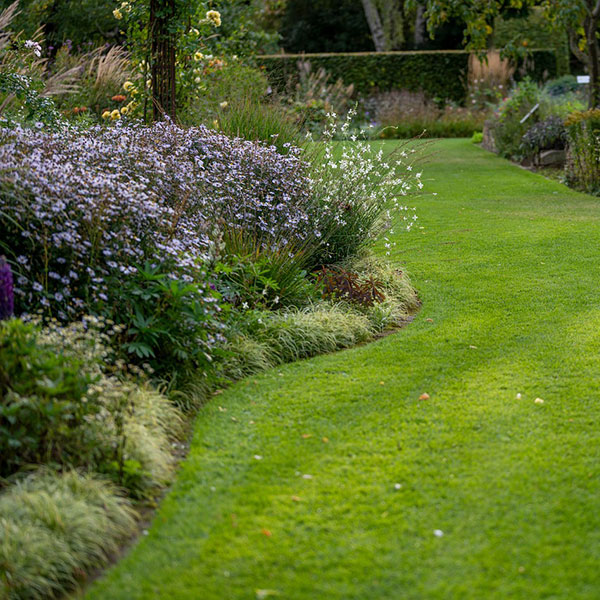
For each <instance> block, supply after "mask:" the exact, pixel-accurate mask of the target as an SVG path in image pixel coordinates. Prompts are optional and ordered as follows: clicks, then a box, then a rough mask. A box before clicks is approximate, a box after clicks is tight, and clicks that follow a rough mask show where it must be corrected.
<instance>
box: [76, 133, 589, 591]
mask: <svg viewBox="0 0 600 600" xmlns="http://www.w3.org/2000/svg"><path fill="white" fill-rule="evenodd" d="M436 148H437V150H438V154H437V155H436V156H435V157H434V159H433V162H432V163H431V164H429V165H428V166H427V167H426V169H425V181H426V183H427V187H428V189H429V190H431V191H435V192H437V193H438V194H439V195H437V196H431V197H428V198H426V199H422V200H419V207H420V208H419V215H420V220H421V223H420V224H421V226H424V229H422V230H416V231H414V232H412V233H410V234H399V236H398V248H397V255H396V257H395V258H396V259H397V260H398V261H399V262H401V263H402V264H404V265H405V266H406V267H407V268H408V270H409V271H410V272H411V274H412V276H413V281H414V283H415V284H416V286H417V287H418V289H419V292H420V294H421V297H422V299H423V302H424V304H423V309H422V311H421V312H420V313H419V315H418V316H417V319H416V320H415V322H414V323H413V324H411V325H410V326H409V327H408V328H406V329H405V330H403V331H402V332H400V333H398V334H397V335H393V336H390V337H387V338H385V339H382V340H380V341H378V342H376V343H374V344H371V345H368V346H364V347H359V348H356V349H353V350H350V351H346V352H341V353H339V354H335V355H330V356H324V357H320V358H317V359H314V360H309V361H304V362H300V363H296V364H293V365H289V366H287V367H285V368H282V369H279V370H275V371H272V372H269V373H266V374H264V375H262V376H260V377H255V378H252V379H250V380H248V381H244V382H242V383H240V384H238V385H236V386H234V387H232V388H231V389H230V390H228V391H227V392H225V393H224V394H223V395H222V396H219V397H217V398H215V400H214V402H212V403H211V404H210V405H209V406H208V407H207V408H206V409H205V410H204V411H203V412H202V414H201V415H200V416H199V418H198V422H197V426H196V433H195V438H194V442H193V447H192V450H191V454H190V456H189V458H188V460H187V461H186V463H185V465H184V466H183V468H182V470H181V472H180V475H179V478H178V481H177V484H176V485H175V488H174V490H173V491H172V493H170V494H169V496H168V497H167V498H166V500H165V501H164V503H163V505H162V507H161V509H160V511H159V512H158V514H157V516H156V518H155V522H154V524H153V526H152V528H151V530H150V532H149V535H148V536H147V537H144V538H143V539H142V540H141V542H140V543H139V544H138V545H137V547H136V548H135V549H134V550H133V551H132V552H131V553H130V554H129V555H128V556H127V557H126V558H125V559H124V560H123V561H122V562H121V563H120V564H119V565H118V566H117V567H116V568H114V569H112V570H111V571H110V572H109V574H108V575H107V576H106V577H104V578H103V579H101V580H100V581H99V582H97V583H96V584H95V585H94V586H93V587H92V589H91V590H89V592H88V596H87V597H88V598H89V599H90V600H92V599H93V600H98V599H102V600H121V599H123V600H137V599H139V600H151V599H156V598H160V599H164V600H171V599H172V600H184V599H185V600H213V599H214V600H238V599H239V600H242V599H248V600H253V599H255V598H270V597H272V598H275V599H277V598H281V599H282V600H283V599H288V600H301V599H302V600H321V599H325V598H331V599H339V600H342V599H343V600H350V599H356V600H380V599H385V600H396V599H399V600H400V599H401V600H407V599H423V600H425V599H426V600H429V599H432V598H440V599H444V600H446V599H454V598H457V599H461V600H462V599H477V600H481V599H487V598H502V599H507V598H511V599H512V598H514V599H519V600H522V599H527V600H531V599H537V598H545V599H559V598H560V599H565V600H567V599H568V600H574V599H580V598H589V599H597V598H600V568H599V567H598V565H599V564H600V426H599V423H600V420H599V417H600V296H599V283H600V273H599V270H600V199H595V198H592V197H589V196H585V195H581V194H577V193H575V192H572V191H569V190H568V189H567V188H565V187H563V186H561V185H559V184H557V183H554V182H550V181H548V180H545V179H543V178H541V177H539V176H536V175H533V174H531V173H528V172H525V171H523V170H521V169H519V168H517V167H514V166H511V165H509V163H507V162H505V161H503V160H500V159H498V158H497V157H495V156H493V155H490V154H488V153H486V152H484V151H482V150H480V149H479V148H477V147H475V146H473V145H472V144H470V143H469V142H467V141H464V140H448V141H444V142H440V143H439V144H437V146H436ZM423 392H427V393H429V394H430V396H431V398H430V400H427V401H419V400H418V398H419V396H420V395H421V394H422V393H423ZM517 393H521V394H522V396H523V397H522V399H521V400H517V399H516V398H515V397H516V394H517ZM536 397H541V398H543V399H544V404H535V403H534V399H535V398H536ZM223 409H225V410H223ZM309 436H310V437H309ZM324 437H325V438H328V440H329V441H328V442H324V441H323V440H322V438H324ZM255 455H260V456H262V459H261V460H258V459H256V458H254V456H255ZM302 475H311V476H312V478H305V477H303V476H302ZM396 483H399V484H401V486H402V487H401V488H400V489H395V484H396ZM294 497H297V498H294ZM437 529H439V530H442V531H443V532H444V535H443V537H436V536H435V535H434V533H433V532H434V530H437ZM269 534H270V535H269ZM257 590H259V591H258V592H257ZM268 590H272V592H269V591H268ZM276 592H277V595H275V593H276Z"/></svg>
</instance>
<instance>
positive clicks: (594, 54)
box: [584, 0, 600, 108]
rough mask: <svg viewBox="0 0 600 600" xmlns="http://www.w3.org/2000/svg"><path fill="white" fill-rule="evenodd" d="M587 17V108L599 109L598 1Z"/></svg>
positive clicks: (599, 10)
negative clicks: (588, 79) (588, 92)
mask: <svg viewBox="0 0 600 600" xmlns="http://www.w3.org/2000/svg"><path fill="white" fill-rule="evenodd" d="M589 8H590V12H589V16H588V17H586V19H585V21H584V29H585V37H586V40H587V55H588V70H589V73H590V98H589V107H590V108H598V107H600V51H599V44H598V22H599V21H600V0H596V3H595V6H590V7H589Z"/></svg>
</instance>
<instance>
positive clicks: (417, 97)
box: [365, 90, 486, 139]
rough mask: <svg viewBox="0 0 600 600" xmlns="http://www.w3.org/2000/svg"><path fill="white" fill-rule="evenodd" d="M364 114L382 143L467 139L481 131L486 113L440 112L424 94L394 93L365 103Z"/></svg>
mask: <svg viewBox="0 0 600 600" xmlns="http://www.w3.org/2000/svg"><path fill="white" fill-rule="evenodd" d="M365 107H366V114H367V116H368V117H372V118H374V123H375V124H378V125H379V127H378V128H376V129H375V130H374V131H373V133H372V135H374V136H376V137H379V138H382V139H408V138H412V137H424V138H435V137H440V138H443V137H468V136H470V135H472V133H473V131H475V130H476V129H481V127H482V126H483V122H484V119H485V116H486V112H484V111H482V110H479V109H475V110H473V109H470V108H462V107H458V106H456V105H452V104H448V105H446V106H444V107H443V108H440V107H438V105H437V104H436V103H435V102H433V101H432V100H431V99H430V98H428V97H427V96H426V95H425V94H424V93H423V92H409V91H408V90H394V91H391V92H383V93H380V94H377V95H376V96H374V97H372V98H370V99H368V100H367V101H366V102H365Z"/></svg>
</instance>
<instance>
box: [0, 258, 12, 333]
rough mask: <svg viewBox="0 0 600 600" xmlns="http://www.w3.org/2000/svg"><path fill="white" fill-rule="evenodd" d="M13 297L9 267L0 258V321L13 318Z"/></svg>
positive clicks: (4, 259) (4, 260)
mask: <svg viewBox="0 0 600 600" xmlns="http://www.w3.org/2000/svg"><path fill="white" fill-rule="evenodd" d="M14 307H15V297H14V290H13V277H12V271H11V269H10V265H9V264H8V263H7V262H6V258H5V257H4V256H0V321H3V320H4V319H10V317H12V316H13V313H14Z"/></svg>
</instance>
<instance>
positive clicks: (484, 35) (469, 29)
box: [426, 0, 600, 108]
mask: <svg viewBox="0 0 600 600" xmlns="http://www.w3.org/2000/svg"><path fill="white" fill-rule="evenodd" d="M540 4H541V5H542V7H543V9H544V12H545V14H546V17H547V18H548V22H549V25H550V26H553V27H556V28H564V29H566V30H567V32H568V34H569V40H570V44H571V50H572V51H573V52H574V54H575V55H576V56H577V57H578V58H579V59H580V60H581V61H582V62H583V63H584V64H585V65H586V67H587V70H588V72H589V74H590V95H589V105H590V108H594V107H598V106H600V64H599V59H600V47H599V40H598V24H599V23H600V0H542V2H539V1H537V2H536V1H535V0H427V11H426V18H427V27H428V29H429V32H430V33H431V34H433V31H434V30H435V28H436V27H438V26H439V25H440V24H441V23H444V22H446V21H447V20H448V19H449V18H452V17H458V18H460V19H462V20H463V21H464V22H465V23H466V24H467V25H466V29H465V31H464V36H465V43H466V47H467V49H471V50H477V51H483V50H485V49H486V48H487V41H488V38H489V36H490V35H491V33H492V24H493V22H494V19H495V18H496V17H497V16H498V15H499V14H500V13H501V12H502V11H503V10H506V9H513V10H522V9H523V8H527V7H531V6H534V5H540ZM507 50H511V49H507Z"/></svg>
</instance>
